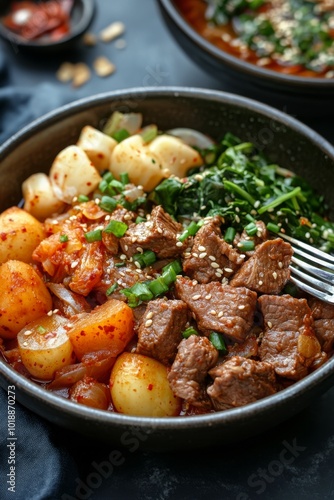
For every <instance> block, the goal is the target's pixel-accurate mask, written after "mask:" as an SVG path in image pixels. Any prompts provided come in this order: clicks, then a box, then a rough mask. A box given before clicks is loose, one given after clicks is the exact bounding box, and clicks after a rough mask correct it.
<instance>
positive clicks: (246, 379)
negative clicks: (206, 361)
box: [207, 356, 277, 410]
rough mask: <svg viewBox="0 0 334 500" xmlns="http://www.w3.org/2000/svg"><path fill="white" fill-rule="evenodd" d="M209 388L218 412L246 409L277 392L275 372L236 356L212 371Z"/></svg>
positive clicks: (270, 367)
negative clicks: (239, 407)
mask: <svg viewBox="0 0 334 500" xmlns="http://www.w3.org/2000/svg"><path fill="white" fill-rule="evenodd" d="M209 375H210V376H211V377H212V378H213V379H214V382H213V384H212V385H210V386H209V387H208V390H207V393H208V394H209V396H210V398H211V401H212V404H213V406H214V408H215V410H228V409H230V408H236V407H238V406H245V405H247V404H249V403H252V402H254V401H257V400H258V399H262V398H265V397H267V396H271V395H272V394H274V393H275V392H277V386H276V376H275V370H274V368H273V367H272V366H271V365H270V364H269V363H265V362H262V361H255V360H253V359H247V358H243V357H242V356H234V357H233V358H231V359H229V360H228V361H226V362H225V363H222V364H220V365H217V366H215V367H214V368H212V370H210V371H209Z"/></svg>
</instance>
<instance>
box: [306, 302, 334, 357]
mask: <svg viewBox="0 0 334 500" xmlns="http://www.w3.org/2000/svg"><path fill="white" fill-rule="evenodd" d="M309 305H310V308H311V311H312V316H313V319H314V331H315V334H316V336H317V338H318V340H319V342H320V345H321V347H322V350H323V351H324V352H327V353H329V352H331V351H333V349H334V305H332V304H327V303H326V302H323V301H322V300H319V299H316V298H313V297H312V299H310V300H309Z"/></svg>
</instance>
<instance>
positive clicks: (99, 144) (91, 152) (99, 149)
mask: <svg viewBox="0 0 334 500" xmlns="http://www.w3.org/2000/svg"><path fill="white" fill-rule="evenodd" d="M117 144H118V142H117V141H115V139H113V138H112V137H109V135H107V134H104V133H103V132H100V130H97V129H96V128H94V127H91V126H90V125H87V126H86V127H84V128H83V129H82V130H81V134H80V137H79V139H78V142H77V146H79V147H80V148H81V149H83V150H84V151H85V153H86V155H87V156H88V158H89V159H90V160H91V161H92V162H93V163H94V166H95V167H96V168H97V169H98V170H99V171H100V172H102V171H103V170H107V169H108V167H109V163H110V157H111V153H112V151H113V149H114V147H115V146H116V145H117Z"/></svg>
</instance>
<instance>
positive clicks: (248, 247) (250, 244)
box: [238, 240, 255, 252]
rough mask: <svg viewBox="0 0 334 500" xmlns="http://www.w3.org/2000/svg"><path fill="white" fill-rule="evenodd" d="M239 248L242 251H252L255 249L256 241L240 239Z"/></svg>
mask: <svg viewBox="0 0 334 500" xmlns="http://www.w3.org/2000/svg"><path fill="white" fill-rule="evenodd" d="M238 248H239V250H241V251H242V252H250V251H252V250H254V248H255V243H254V241H250V240H242V241H239V243H238Z"/></svg>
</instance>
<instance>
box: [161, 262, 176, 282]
mask: <svg viewBox="0 0 334 500" xmlns="http://www.w3.org/2000/svg"><path fill="white" fill-rule="evenodd" d="M162 278H163V280H164V282H165V283H166V285H167V286H169V285H171V284H172V283H174V281H175V280H176V272H175V271H174V269H173V267H172V266H170V267H168V269H166V270H165V271H164V272H163V274H162Z"/></svg>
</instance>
